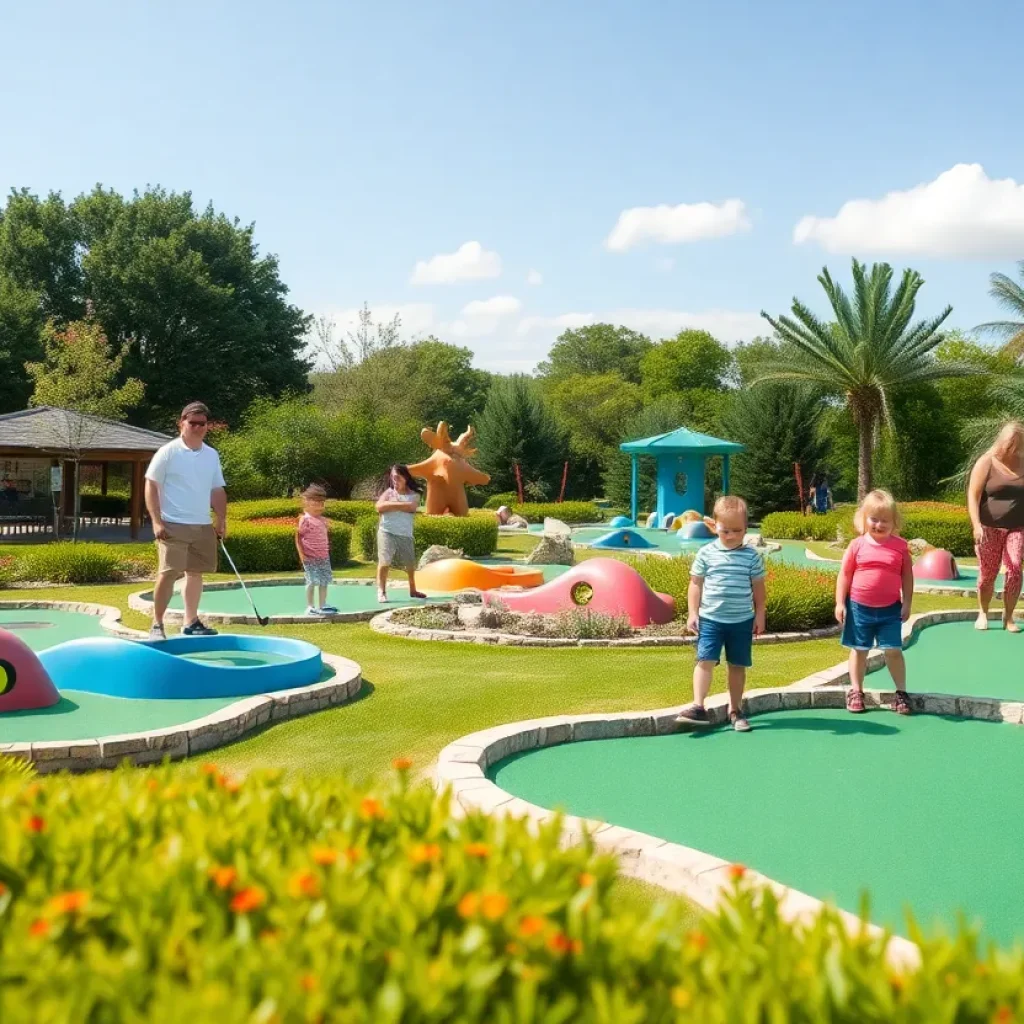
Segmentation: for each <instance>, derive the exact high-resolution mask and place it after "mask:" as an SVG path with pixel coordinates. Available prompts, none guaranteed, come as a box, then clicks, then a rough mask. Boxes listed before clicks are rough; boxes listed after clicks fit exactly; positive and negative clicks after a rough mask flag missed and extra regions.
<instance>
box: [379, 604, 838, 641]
mask: <svg viewBox="0 0 1024 1024" xmlns="http://www.w3.org/2000/svg"><path fill="white" fill-rule="evenodd" d="M425 607H430V608H443V607H444V605H441V604H434V605H428V606H425ZM401 610H403V609H399V608H391V609H389V610H388V611H386V612H377V613H376V614H375V615H374V617H373V618H372V619H371V620H370V629H372V630H373V631H374V632H375V633H383V634H385V635H387V636H396V637H402V638H403V639H405V640H447V641H449V642H451V643H464V644H487V645H489V646H492V647H692V646H694V645H695V644H696V643H697V638H696V637H695V636H640V637H622V638H620V639H617V640H611V639H609V640H576V639H573V638H572V637H549V636H520V634H518V633H497V632H495V631H493V630H487V631H486V632H484V631H481V630H471V629H421V628H420V627H419V626H403V625H401V624H400V623H395V622H392V620H391V616H392V615H393V614H394V613H395V612H397V611H401ZM839 632H840V630H839V626H826V627H824V628H822V629H812V630H808V631H806V632H801V633H765V634H764V636H759V637H754V643H755V644H762V645H763V644H788V643H798V642H800V641H806V640H822V639H824V638H826V637H831V636H838V635H839Z"/></svg>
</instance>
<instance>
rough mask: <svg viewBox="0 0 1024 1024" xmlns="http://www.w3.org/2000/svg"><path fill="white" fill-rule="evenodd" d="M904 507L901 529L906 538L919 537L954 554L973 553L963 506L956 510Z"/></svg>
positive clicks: (969, 554) (972, 537) (970, 535)
mask: <svg viewBox="0 0 1024 1024" xmlns="http://www.w3.org/2000/svg"><path fill="white" fill-rule="evenodd" d="M902 509H903V529H902V531H901V533H902V534H903V536H904V537H907V538H908V539H910V538H914V537H920V538H922V539H923V540H926V541H928V543H929V544H931V545H932V546H933V547H936V548H945V550H946V551H949V552H950V553H951V554H953V555H955V556H956V557H957V558H973V557H974V531H973V530H972V528H971V521H970V519H969V518H968V516H967V510H966V509H965V508H961V509H956V510H955V511H952V510H951V511H941V510H935V511H922V512H917V511H913V510H912V509H911V510H908V509H907V508H906V506H902Z"/></svg>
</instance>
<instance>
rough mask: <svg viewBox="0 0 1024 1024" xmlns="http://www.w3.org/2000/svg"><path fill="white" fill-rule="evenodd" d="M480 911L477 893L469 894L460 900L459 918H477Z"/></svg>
mask: <svg viewBox="0 0 1024 1024" xmlns="http://www.w3.org/2000/svg"><path fill="white" fill-rule="evenodd" d="M479 909H480V897H479V896H478V895H477V894H476V893H475V892H467V893H466V895H465V896H463V897H462V899H461V900H459V905H458V912H459V917H475V916H476V912H477V911H478V910H479Z"/></svg>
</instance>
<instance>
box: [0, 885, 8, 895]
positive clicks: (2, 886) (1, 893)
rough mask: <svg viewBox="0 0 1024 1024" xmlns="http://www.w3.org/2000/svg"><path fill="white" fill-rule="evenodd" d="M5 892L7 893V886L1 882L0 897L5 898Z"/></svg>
mask: <svg viewBox="0 0 1024 1024" xmlns="http://www.w3.org/2000/svg"><path fill="white" fill-rule="evenodd" d="M5 892H7V886H6V885H4V883H3V882H0V896H3V894H4V893H5Z"/></svg>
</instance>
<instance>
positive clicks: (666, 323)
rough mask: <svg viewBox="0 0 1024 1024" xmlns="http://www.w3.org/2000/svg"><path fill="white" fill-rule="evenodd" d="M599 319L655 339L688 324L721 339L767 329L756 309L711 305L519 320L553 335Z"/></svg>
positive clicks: (525, 327)
mask: <svg viewBox="0 0 1024 1024" xmlns="http://www.w3.org/2000/svg"><path fill="white" fill-rule="evenodd" d="M597 323H608V324H622V325H623V326H625V327H630V328H632V329H633V330H634V331H640V332H642V333H643V334H648V335H650V336H651V337H652V338H654V339H659V338H666V337H670V336H671V335H674V334H678V333H679V332H680V331H682V330H685V329H687V328H695V329H697V330H702V331H710V333H711V334H713V335H714V336H715V337H716V338H718V339H719V340H720V341H724V342H727V343H731V342H737V341H745V340H748V339H750V338H752V337H754V336H755V335H757V334H763V333H764V321H763V320H762V319H761V317H760V316H759V315H758V314H757V313H742V312H736V311H733V310H725V309H712V310H707V311H705V312H703V313H687V312H684V311H682V310H675V309H617V310H611V311H609V312H607V313H563V314H561V315H560V316H553V317H544V316H528V317H523V319H522V320H521V321H520V322H519V327H518V333H519V334H520V335H525V334H532V333H534V332H541V331H544V332H547V333H549V334H551V335H553V336H554V335H557V334H558V333H560V332H561V331H564V330H566V329H570V328H576V327H585V326H587V325H588V324H597ZM552 340H553V338H552Z"/></svg>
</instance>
